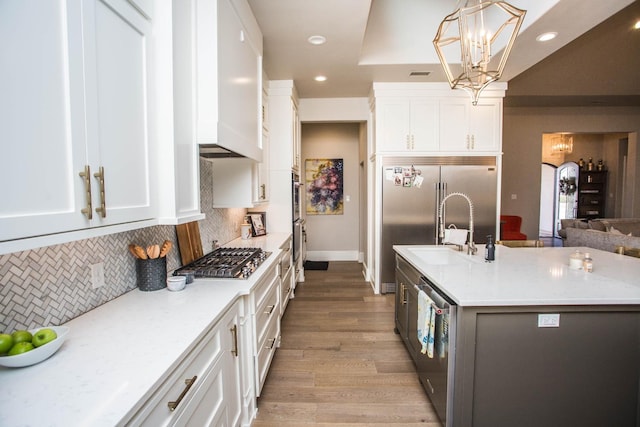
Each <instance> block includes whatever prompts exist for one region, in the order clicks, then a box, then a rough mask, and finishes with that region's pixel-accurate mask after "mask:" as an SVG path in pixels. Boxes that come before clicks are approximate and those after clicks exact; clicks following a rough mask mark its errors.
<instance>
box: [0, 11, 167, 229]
mask: <svg viewBox="0 0 640 427" xmlns="http://www.w3.org/2000/svg"><path fill="white" fill-rule="evenodd" d="M0 9H1V10H0V50H2V52H3V54H2V59H1V61H2V66H1V67H0V92H1V93H2V94H3V96H2V98H1V100H0V112H1V114H0V133H2V143H3V151H4V153H3V154H4V156H5V159H6V162H5V164H4V166H3V167H2V168H0V179H2V182H4V185H3V190H2V199H3V203H2V204H1V206H0V241H7V240H13V239H21V238H26V237H33V236H42V235H48V234H53V233H60V232H64V231H71V230H82V229H86V228H88V227H101V226H105V225H112V224H119V223H125V222H127V223H131V222H135V221H140V220H145V219H150V218H152V217H153V215H154V212H153V209H152V189H151V182H150V162H149V129H148V125H149V122H150V118H149V98H148V96H149V74H148V73H149V72H150V64H149V52H150V49H149V34H150V31H151V22H150V21H149V20H147V19H146V18H145V17H144V16H142V15H141V14H140V13H139V11H138V10H137V9H136V8H134V7H133V6H131V4H129V3H126V2H121V1H111V0H109V1H106V0H104V1H100V0H93V1H82V2H80V1H72V0H69V1H63V0H58V1H54V0H51V1H47V2H42V3H41V4H40V3H39V4H38V9H37V13H35V10H34V8H33V6H32V5H29V4H28V3H25V2H3V3H2V5H1V6H0ZM85 170H86V171H88V174H85ZM101 171H103V175H101V176H100V175H98V176H96V174H100V173H101ZM81 174H83V175H85V176H84V177H83V176H81Z"/></svg>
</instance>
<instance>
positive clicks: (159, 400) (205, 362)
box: [129, 327, 230, 426]
mask: <svg viewBox="0 0 640 427" xmlns="http://www.w3.org/2000/svg"><path fill="white" fill-rule="evenodd" d="M225 333H226V334H228V333H230V332H229V331H227V330H225V329H224V328H222V327H215V328H214V329H213V330H211V331H210V332H208V333H207V334H206V335H205V337H204V338H203V339H202V340H201V341H200V343H199V344H198V345H197V346H196V347H195V348H194V349H193V350H192V351H191V352H190V353H189V354H188V355H187V356H186V357H185V359H184V361H183V362H182V363H181V364H180V365H179V366H178V367H177V368H176V369H175V370H174V371H173V372H172V373H171V374H170V376H169V378H168V379H167V380H166V381H165V382H164V383H163V384H162V385H161V386H160V387H159V389H158V390H157V391H156V392H155V393H154V394H153V396H152V397H151V398H150V399H149V400H147V402H146V403H145V404H144V406H143V407H142V409H141V410H140V411H138V413H137V414H136V415H135V416H134V417H133V418H132V420H131V421H130V422H129V424H132V425H149V426H160V425H167V424H173V423H175V422H176V421H177V420H178V419H179V418H180V417H181V414H182V411H183V410H184V407H185V406H186V403H187V402H188V400H189V399H191V397H192V396H193V395H194V394H195V393H197V392H198V390H199V389H201V388H202V387H204V386H205V383H206V382H208V383H211V379H210V380H209V381H207V380H206V377H207V374H208V373H209V372H210V371H211V369H212V367H214V366H215V365H216V364H217V363H218V361H219V359H221V357H222V355H223V351H224V350H223V349H224V347H223V339H224V337H223V336H222V334H225ZM194 377H195V380H194V381H193V383H192V384H191V385H190V386H189V385H187V383H186V382H187V381H190V380H193V378H194ZM187 389H188V390H187ZM185 390H187V391H186V392H185V393H184V396H183V402H180V403H183V404H184V405H180V404H179V403H178V405H177V407H176V408H175V410H173V411H171V410H170V409H169V402H177V401H178V400H179V397H180V395H181V394H182V393H183V392H184V391H185ZM211 403H212V405H213V404H214V402H211Z"/></svg>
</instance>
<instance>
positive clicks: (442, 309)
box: [413, 285, 449, 316]
mask: <svg viewBox="0 0 640 427" xmlns="http://www.w3.org/2000/svg"><path fill="white" fill-rule="evenodd" d="M413 287H414V288H415V289H416V291H417V292H420V291H424V289H422V286H418V285H413ZM431 308H433V309H434V310H435V311H436V315H437V316H440V315H442V314H444V313H449V308H447V307H438V305H437V304H436V303H435V302H434V301H433V300H431Z"/></svg>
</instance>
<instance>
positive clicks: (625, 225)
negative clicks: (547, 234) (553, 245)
mask: <svg viewBox="0 0 640 427" xmlns="http://www.w3.org/2000/svg"><path fill="white" fill-rule="evenodd" d="M561 224H562V229H561V231H562V232H561V233H560V235H561V236H563V234H564V239H563V245H564V246H587V247H590V248H594V249H601V250H604V251H608V252H615V251H616V249H617V248H618V247H620V246H623V247H625V248H634V249H637V248H640V218H605V219H594V220H590V221H582V220H561Z"/></svg>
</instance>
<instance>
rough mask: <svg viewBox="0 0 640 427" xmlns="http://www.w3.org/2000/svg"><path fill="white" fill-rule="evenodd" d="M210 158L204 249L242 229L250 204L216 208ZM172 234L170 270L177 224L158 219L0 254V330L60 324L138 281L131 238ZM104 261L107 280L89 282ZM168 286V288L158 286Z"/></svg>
mask: <svg viewBox="0 0 640 427" xmlns="http://www.w3.org/2000/svg"><path fill="white" fill-rule="evenodd" d="M211 179H212V173H211V163H209V162H206V161H203V160H201V161H200V182H201V184H200V194H201V196H200V199H201V209H202V211H203V212H204V213H205V215H206V219H204V220H202V221H200V223H199V225H200V235H201V238H202V245H203V249H204V252H205V253H207V252H210V251H211V248H212V242H213V240H217V241H218V242H219V243H220V244H224V243H227V242H229V241H231V240H233V239H235V238H237V237H239V235H240V230H239V224H240V223H242V220H243V219H244V215H245V214H246V209H241V208H239V209H213V208H212V207H211V206H212V204H213V192H212V189H211V185H207V183H210V182H211ZM164 240H171V241H172V242H173V243H174V249H173V250H172V251H171V252H170V253H169V254H168V256H167V270H168V271H172V270H174V269H176V268H177V267H180V254H179V252H178V249H177V248H178V245H177V238H176V231H175V226H170V225H158V226H153V227H147V228H143V229H139V230H133V231H127V232H123V233H117V234H111V235H108V236H102V237H96V238H91V239H85V240H79V241H75V242H70V243H64V244H60V245H53V246H47V247H42V248H38V249H33V250H28V251H22V252H14V253H10V254H5V255H0V332H2V331H8V332H11V331H13V330H15V329H28V328H34V327H38V326H42V325H59V324H62V323H64V322H66V321H68V320H70V319H73V318H74V317H77V316H80V315H81V314H83V313H86V312H87V311H89V310H91V309H93V308H95V307H97V306H99V305H102V304H104V303H106V302H108V301H110V300H112V299H114V298H117V297H118V296H120V295H122V294H124V293H125V292H128V291H130V290H132V289H134V288H135V287H136V272H135V259H134V258H133V257H132V256H131V254H130V253H129V251H128V250H127V246H128V245H129V244H130V243H136V244H138V245H140V246H143V247H146V246H147V245H150V244H156V243H157V244H160V243H162V242H163V241H164ZM97 262H103V263H104V275H105V285H104V286H101V287H99V288H96V289H93V288H92V286H91V267H90V266H91V264H94V263H97ZM157 292H164V291H157Z"/></svg>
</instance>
